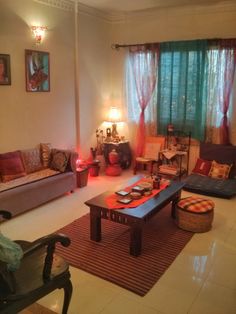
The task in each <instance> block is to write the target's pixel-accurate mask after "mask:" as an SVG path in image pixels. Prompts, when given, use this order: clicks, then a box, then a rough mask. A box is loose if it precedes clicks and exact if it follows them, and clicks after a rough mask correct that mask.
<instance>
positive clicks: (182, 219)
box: [175, 196, 215, 232]
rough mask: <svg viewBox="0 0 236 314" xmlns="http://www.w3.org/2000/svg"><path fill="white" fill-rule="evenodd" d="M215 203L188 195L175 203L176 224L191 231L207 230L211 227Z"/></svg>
mask: <svg viewBox="0 0 236 314" xmlns="http://www.w3.org/2000/svg"><path fill="white" fill-rule="evenodd" d="M214 207H215V204H214V202H213V201H212V200H210V199H204V198H200V197H197V196H190V197H186V198H183V199H181V200H180V201H179V202H178V203H177V205H176V221H175V222H176V224H177V226H178V227H179V228H181V229H184V230H187V231H191V232H207V231H209V230H210V229H211V225H212V221H213V217H214Z"/></svg>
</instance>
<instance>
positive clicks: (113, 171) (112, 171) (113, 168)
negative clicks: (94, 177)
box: [106, 164, 122, 176]
mask: <svg viewBox="0 0 236 314" xmlns="http://www.w3.org/2000/svg"><path fill="white" fill-rule="evenodd" d="M121 172H122V169H121V167H120V165H119V164H115V165H108V166H107V168H106V175H107V176H119V175H120V174H121Z"/></svg>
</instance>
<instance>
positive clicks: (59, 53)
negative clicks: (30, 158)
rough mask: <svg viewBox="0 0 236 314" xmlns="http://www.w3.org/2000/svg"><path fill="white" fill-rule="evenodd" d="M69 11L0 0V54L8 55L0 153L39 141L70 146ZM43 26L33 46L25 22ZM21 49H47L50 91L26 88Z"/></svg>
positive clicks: (0, 95)
mask: <svg viewBox="0 0 236 314" xmlns="http://www.w3.org/2000/svg"><path fill="white" fill-rule="evenodd" d="M73 17H74V16H73V14H72V12H66V11H63V10H60V9H57V8H52V7H49V6H45V5H42V4H39V3H37V2H35V1H32V0H20V1H19V0H7V1H4V0H0V53H4V54H10V58H11V78H12V84H11V86H0V152H6V151H10V150H15V149H21V148H31V147H35V146H36V145H38V144H39V143H40V142H50V143H52V144H53V146H54V147H62V148H71V147H74V146H75V142H76V132H75V95H74V25H73V23H74V22H73ZM37 22H38V23H41V24H42V25H47V26H48V31H47V33H46V37H45V39H44V41H43V43H42V44H41V45H39V46H36V45H35V43H34V40H33V38H32V35H31V31H30V25H32V24H33V23H37ZM25 49H32V50H41V51H47V52H49V53H50V74H51V79H50V82H51V91H50V92H38V93H32V92H26V90H25V62H24V52H25Z"/></svg>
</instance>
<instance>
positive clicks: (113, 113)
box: [107, 107, 121, 138]
mask: <svg viewBox="0 0 236 314" xmlns="http://www.w3.org/2000/svg"><path fill="white" fill-rule="evenodd" d="M107 121H108V122H111V123H112V130H111V136H112V137H113V138H115V137H116V136H118V132H117V124H116V123H117V122H121V113H120V110H119V108H117V107H111V108H110V111H109V114H108V119H107Z"/></svg>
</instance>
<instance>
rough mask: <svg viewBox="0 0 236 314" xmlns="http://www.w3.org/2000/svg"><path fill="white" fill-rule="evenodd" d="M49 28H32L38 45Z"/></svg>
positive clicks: (34, 26)
mask: <svg viewBox="0 0 236 314" xmlns="http://www.w3.org/2000/svg"><path fill="white" fill-rule="evenodd" d="M47 29H48V28H47V26H36V25H33V26H31V31H32V33H33V35H34V38H35V40H36V44H38V45H39V44H41V41H42V38H43V37H44V34H45V31H46V30H47Z"/></svg>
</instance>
